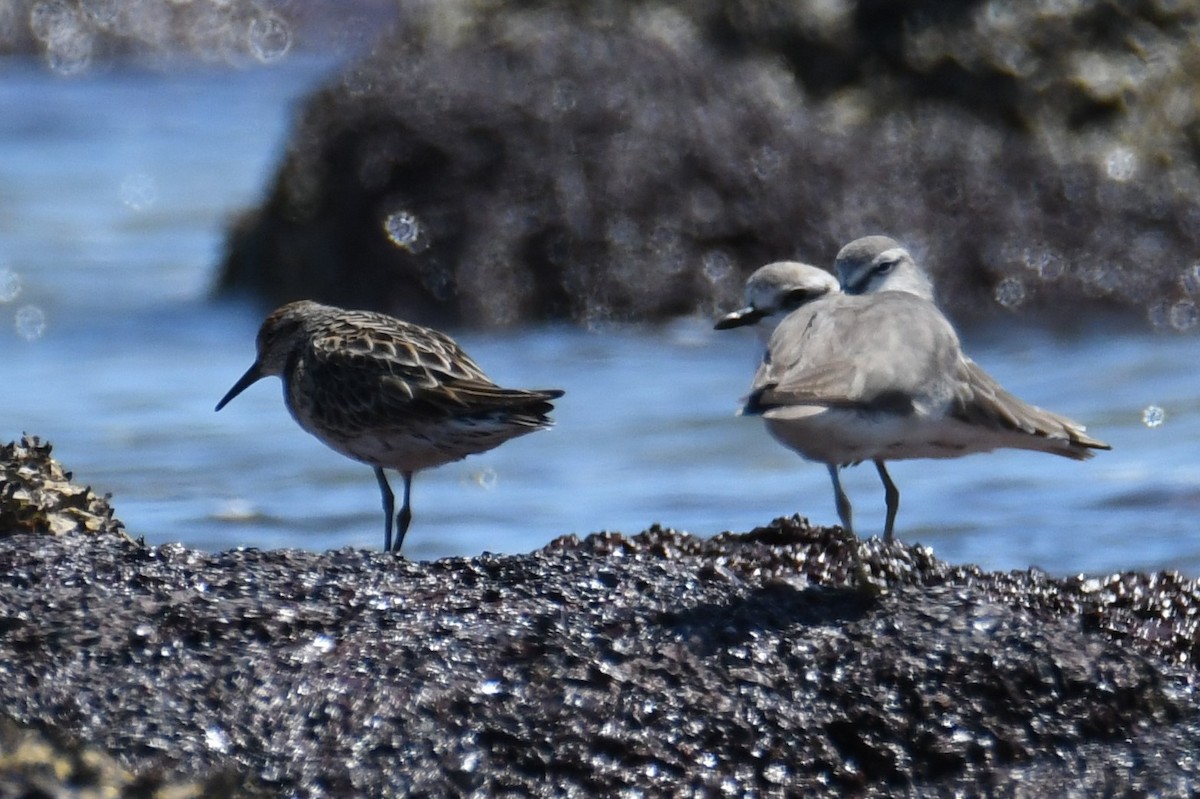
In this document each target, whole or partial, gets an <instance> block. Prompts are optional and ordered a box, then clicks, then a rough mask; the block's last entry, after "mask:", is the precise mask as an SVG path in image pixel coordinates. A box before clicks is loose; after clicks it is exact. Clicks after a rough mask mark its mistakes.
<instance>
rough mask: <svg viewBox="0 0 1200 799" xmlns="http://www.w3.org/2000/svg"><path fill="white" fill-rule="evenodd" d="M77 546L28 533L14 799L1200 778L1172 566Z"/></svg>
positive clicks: (1, 659)
mask: <svg viewBox="0 0 1200 799" xmlns="http://www.w3.org/2000/svg"><path fill="white" fill-rule="evenodd" d="M30 443H33V442H26V444H27V445H26V446H24V447H17V446H16V445H14V446H13V447H10V448H6V449H5V454H6V455H7V456H8V457H9V458H10V459H11V458H12V457H13V455H14V453H16V454H17V455H20V454H21V453H24V454H25V457H26V458H27V460H26V462H25V463H24V467H25V468H24V472H23V473H24V474H25V478H24V479H26V480H28V479H29V476H30V475H31V474H33V473H35V472H36V471H37V469H36V468H34V467H32V466H29V463H28V461H29V459H30V458H31V456H30V453H38V452H41V450H39V449H38V446H40V447H42V448H45V445H35V446H28V444H30ZM35 460H37V462H38V463H39V464H41V465H40V466H39V467H37V468H50V467H49V464H50V463H53V461H52V459H50V458H49V457H48V449H47V450H46V452H45V457H40V456H39V457H38V458H36V459H35ZM5 468H6V469H7V471H6V475H8V480H9V482H11V481H12V480H13V479H14V478H13V477H12V475H15V474H20V473H22V466H21V464H17V465H13V464H12V463H9V464H5ZM58 468H59V469H61V467H58ZM7 486H8V483H6V484H5V491H4V493H3V494H0V496H3V497H4V500H3V502H4V507H3V508H0V511H3V512H6V513H7V512H8V510H9V506H10V505H11V504H12V502H13V500H12V499H11V495H12V493H13V492H12V491H10V490H8V488H7ZM5 518H11V516H8V517H5ZM12 532H14V531H13V530H12V529H11V528H10V529H6V530H5V533H12ZM49 533H50V529H49V527H46V528H45V529H41V530H35V531H22V532H18V533H16V534H10V535H6V536H5V537H3V538H2V539H0V669H2V673H3V675H4V679H3V680H0V692H2V693H3V694H4V708H5V713H6V715H7V716H8V717H9V721H10V722H12V725H15V726H11V725H10V726H9V727H6V728H4V731H3V734H2V735H0V795H5V796H9V795H11V796H34V795H54V794H52V793H51V794H47V793H45V792H43V793H41V794H38V793H33V792H31V791H30V790H26V791H25V792H21V791H20V790H18V789H17V788H15V787H13V786H21V785H25V786H28V785H30V784H31V783H30V776H29V769H30V768H34V767H32V766H29V765H28V763H27V762H26V761H27V760H28V758H26V760H21V759H20V758H17V757H15V756H14V754H13V753H14V752H16V751H26V752H28V751H29V746H31V745H32V744H28V741H30V740H35V741H40V742H41V743H39V744H38V745H39V746H41V747H42V749H39V750H38V751H45V750H46V747H51V748H52V747H53V746H54V745H57V746H61V747H63V750H64V751H65V752H66V754H64V755H63V757H64V758H66V761H65V762H82V761H81V760H80V758H83V757H84V755H86V756H87V757H90V758H93V759H95V758H100V759H101V761H100V762H113V763H116V764H119V767H117V768H116V770H115V771H113V772H112V773H113V774H116V775H124V776H121V777H120V779H121V780H124V782H121V781H120V780H117V778H116V777H114V778H112V780H117V782H115V783H114V782H113V781H112V780H108V781H105V780H103V779H101V778H100V777H95V775H97V774H101V773H108V772H103V770H102V769H92V770H91V771H88V772H87V774H90V775H92V776H93V777H95V778H96V779H98V780H101V782H103V783H104V784H106V785H108V787H109V788H110V789H111V790H112V791H113V795H122V796H134V795H137V796H145V795H161V796H165V795H190V796H209V795H211V796H218V795H219V796H228V795H248V796H311V797H319V796H380V795H427V796H450V795H478V796H492V795H534V796H551V795H555V796H561V795H579V796H585V795H614V794H617V793H618V792H624V791H628V792H635V793H640V794H644V795H705V796H708V795H731V796H732V795H759V794H761V795H785V794H787V795H800V794H803V795H831V796H832V795H847V794H849V795H857V796H896V795H909V796H953V795H956V794H957V795H963V794H967V795H981V794H984V793H986V794H988V795H992V796H1017V795H1025V796H1028V795H1041V796H1056V795H1089V796H1090V795H1144V794H1147V793H1154V794H1156V795H1159V796H1185V795H1189V794H1190V793H1191V790H1192V788H1193V786H1195V785H1196V784H1197V782H1198V781H1200V774H1198V773H1197V772H1198V771H1200V761H1197V759H1196V758H1194V757H1193V756H1192V753H1194V751H1195V750H1196V747H1197V745H1198V744H1200V697H1197V695H1196V691H1195V669H1194V666H1193V665H1192V664H1193V663H1194V662H1195V658H1196V657H1197V655H1198V654H1200V653H1198V652H1197V641H1198V639H1197V636H1196V625H1197V619H1198V618H1200V587H1198V586H1197V583H1196V582H1195V581H1193V580H1185V579H1183V578H1182V577H1180V576H1179V575H1176V574H1172V573H1158V574H1136V573H1130V574H1120V575H1112V576H1110V577H1103V578H1085V577H1076V578H1069V579H1058V578H1053V577H1050V576H1047V575H1045V574H1043V573H1040V572H1037V571H1028V572H1011V573H989V572H983V571H981V570H979V569H978V568H975V567H970V566H953V565H950V564H947V563H944V562H942V561H939V560H938V559H937V558H936V557H934V555H933V554H932V552H930V551H929V550H928V549H926V548H922V547H918V546H905V545H903V544H891V545H885V544H884V543H883V542H881V541H879V540H877V539H870V540H865V541H859V540H857V539H855V538H853V537H849V536H846V535H845V534H844V533H842V532H841V531H840V530H837V529H822V528H814V527H811V526H809V525H808V523H807V522H806V521H804V520H803V519H800V518H797V517H794V518H790V519H778V520H775V521H774V522H772V523H771V524H769V525H767V526H765V527H762V528H759V529H757V530H753V531H751V532H748V533H745V534H732V533H727V534H723V535H720V536H716V537H715V538H712V539H707V540H705V539H700V538H696V537H694V536H690V535H687V534H686V533H681V532H677V531H673V530H668V529H663V528H659V527H654V528H651V529H650V530H647V531H646V532H643V533H640V534H638V535H634V536H624V535H620V534H616V533H599V534H596V535H592V536H589V537H587V538H585V539H578V538H575V537H566V538H561V539H558V540H556V541H554V542H551V543H550V544H549V545H548V546H546V547H545V548H544V549H542V550H539V551H537V552H533V553H529V554H527V555H511V556H510V555H505V556H500V555H491V554H486V553H485V554H482V555H480V556H478V557H474V558H451V559H444V560H439V561H435V562H427V563H419V562H411V561H407V560H403V559H398V558H395V557H393V556H390V555H386V554H384V553H381V552H374V551H358V550H350V549H342V550H336V551H330V552H324V553H315V552H301V551H295V550H280V551H259V550H254V549H245V550H233V551H228V552H220V553H211V554H210V553H204V552H198V551H195V550H190V549H187V548H185V547H183V546H180V545H165V546H159V547H147V546H144V545H142V544H140V543H138V542H134V541H131V540H129V539H128V538H127V537H125V536H123V535H122V534H120V532H119V531H113V530H111V529H110V530H103V531H97V532H91V533H88V532H85V531H81V530H73V531H71V532H68V533H65V534H62V535H53V534H49ZM37 730H40V731H43V732H45V733H46V736H47V737H44V738H37V737H34V736H35V734H34V732H33V731H37ZM16 741H26V743H27V745H26V747H25V749H24V750H21V749H20V747H18V746H17V745H16V744H15V743H14V742H16ZM47 741H53V742H57V743H56V744H50V743H47ZM78 741H83V742H87V744H88V748H85V749H83V750H79V749H78V748H77V747H78V744H76V743H72V742H78ZM72 747H75V748H72ZM35 748H36V747H35ZM97 750H102V751H103V752H105V753H107V755H105V754H101V753H100V752H99V751H97ZM81 751H82V752H83V754H80V752H81ZM70 757H74V758H75V760H74V761H71V760H70ZM106 757H107V758H109V760H108V761H104V760H103V758H106ZM89 762H91V761H89ZM22 764H24V765H22ZM40 768H41V771H37V772H36V773H37V774H39V775H41V776H40V777H39V779H42V780H43V782H42V783H38V784H44V780H46V779H51V777H50V776H47V775H49V774H52V773H53V772H54V771H55V769H53V768H51V767H49V766H44V765H43V766H41V767H40ZM58 773H60V774H61V773H62V770H61V769H60V770H59V771H58ZM175 780H178V781H182V782H172V781H175ZM189 780H201V782H187V781H189ZM204 781H207V782H204ZM168 786H174V787H168ZM180 786H182V787H180ZM169 790H175V791H176V793H168V791H169ZM155 791H158V793H155Z"/></svg>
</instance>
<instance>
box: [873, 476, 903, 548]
mask: <svg viewBox="0 0 1200 799" xmlns="http://www.w3.org/2000/svg"><path fill="white" fill-rule="evenodd" d="M875 468H876V469H877V470H879V479H880V480H882V481H883V495H884V498H885V499H886V500H887V522H886V523H885V524H884V525H883V540H884V541H891V540H892V526H893V525H894V524H895V523H896V511H898V510H900V489H898V488H896V484H895V483H893V482H892V477H891V475H889V474H888V470H887V467H886V466H884V465H883V461H882V460H880V459H879V458H876V459H875Z"/></svg>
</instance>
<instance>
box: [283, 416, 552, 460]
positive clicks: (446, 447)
mask: <svg viewBox="0 0 1200 799" xmlns="http://www.w3.org/2000/svg"><path fill="white" fill-rule="evenodd" d="M297 421H298V422H299V423H300V426H301V427H303V428H304V429H305V430H307V431H308V432H309V433H311V434H312V435H314V436H316V437H317V438H318V439H320V440H321V441H322V442H324V443H325V444H326V445H327V446H328V447H330V448H331V449H334V450H336V451H337V452H340V453H341V454H343V455H345V456H347V457H349V458H353V459H355V460H357V461H362V462H363V463H368V464H370V465H372V466H382V467H384V468H388V469H396V470H397V471H401V472H418V471H421V470H422V469H432V468H434V467H436V466H442V465H443V464H447V463H451V462H453V461H457V460H462V459H463V458H465V457H466V456H468V455H474V454H476V453H479V452H486V451H487V450H489V449H493V448H495V447H498V446H500V445H501V444H503V443H504V442H505V441H507V440H508V439H510V438H514V437H516V436H519V435H522V434H524V433H529V432H532V431H533V430H535V429H537V428H535V427H531V426H529V425H517V424H513V423H511V422H510V423H507V424H506V423H505V422H504V420H503V419H500V418H495V417H487V416H483V417H479V416H476V417H464V418H458V419H441V420H438V421H437V422H436V423H431V422H425V421H412V422H409V423H400V424H393V425H388V426H380V427H377V428H369V429H359V430H356V431H353V432H349V431H335V430H328V429H323V428H321V427H320V426H319V425H316V424H312V423H311V420H306V419H304V418H301V417H300V416H299V415H297Z"/></svg>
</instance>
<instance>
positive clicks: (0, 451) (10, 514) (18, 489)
mask: <svg viewBox="0 0 1200 799" xmlns="http://www.w3.org/2000/svg"><path fill="white" fill-rule="evenodd" d="M50 449H51V445H50V443H49V442H45V443H43V442H42V441H41V440H40V439H39V438H38V437H37V436H28V435H26V436H23V437H22V438H21V440H20V441H19V442H17V441H14V442H11V443H9V444H7V445H5V446H3V447H0V537H2V536H7V535H14V534H16V533H43V534H49V535H67V534H70V533H87V534H113V533H115V534H117V535H120V536H122V537H124V538H126V539H128V536H127V535H125V533H124V528H125V525H124V524H122V523H121V521H120V520H119V519H117V518H116V517H115V516H113V508H112V506H111V505H110V504H109V503H108V500H109V498H110V496H111V495H109V494H105V495H104V496H98V495H97V494H96V493H95V492H94V491H92V489H91V487H90V486H81V485H78V484H76V483H73V482H72V481H71V473H70V472H68V471H64V470H63V467H62V464H60V463H59V462H58V461H56V460H54V458H52V457H50Z"/></svg>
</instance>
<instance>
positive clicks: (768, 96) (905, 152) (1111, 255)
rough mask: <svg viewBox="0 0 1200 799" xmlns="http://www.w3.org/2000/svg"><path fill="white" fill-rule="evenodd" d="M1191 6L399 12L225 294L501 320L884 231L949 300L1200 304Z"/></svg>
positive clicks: (310, 136)
mask: <svg viewBox="0 0 1200 799" xmlns="http://www.w3.org/2000/svg"><path fill="white" fill-rule="evenodd" d="M1198 22H1200V9H1197V8H1196V7H1195V6H1194V5H1192V4H1184V3H1158V2H1140V3H1132V4H1131V3H1118V2H1115V1H1114V2H1096V3H1053V4H1046V3H1032V4H1023V5H1022V4H1016V5H1014V4H1012V3H1008V2H1003V1H1002V0H995V1H994V2H966V3H964V2H932V3H896V2H874V1H870V2H868V0H860V2H849V0H846V2H824V1H822V2H791V1H790V0H788V1H786V2H785V1H784V0H740V2H733V3H716V2H689V3H670V2H663V3H626V4H618V3H601V2H592V3H574V4H563V3H557V2H549V0H547V1H546V2H536V3H520V4H498V3H491V2H487V3H483V2H478V0H457V1H456V2H445V3H439V4H433V5H430V4H416V3H401V10H400V14H399V18H398V20H397V22H396V24H395V27H394V29H393V31H392V32H391V33H390V34H388V35H386V36H385V37H383V39H382V40H381V41H380V42H379V43H378V44H377V45H376V47H375V48H374V49H373V51H372V52H371V53H369V54H368V55H366V56H364V57H363V58H361V59H359V60H357V61H355V62H353V63H351V64H350V65H348V66H347V67H346V68H345V70H344V71H343V72H342V73H341V74H340V75H338V76H336V77H335V78H333V79H332V80H331V81H330V82H329V83H328V84H327V85H326V86H324V87H323V88H321V89H320V90H319V91H317V92H316V93H315V94H313V95H312V96H311V97H310V98H309V99H308V101H307V102H306V103H305V105H304V108H303V110H302V112H301V114H300V118H299V120H298V121H297V123H296V126H295V129H294V131H293V134H292V137H291V140H290V143H289V145H288V150H287V154H286V156H285V159H284V161H283V163H282V164H281V166H280V169H279V171H278V173H277V175H276V178H275V180H274V182H273V184H272V186H271V188H270V191H269V196H268V198H267V200H266V202H265V203H264V204H263V205H262V207H261V208H259V209H256V210H255V211H253V212H251V213H249V214H247V215H245V216H244V217H243V218H242V219H241V220H240V221H239V222H238V223H237V224H236V226H235V228H234V230H233V232H232V233H231V236H230V242H229V247H228V254H227V257H226V260H225V264H224V267H223V270H222V277H221V280H220V285H221V288H222V290H224V291H227V292H229V291H250V292H253V293H256V294H258V295H261V296H263V297H265V298H267V299H268V300H270V301H271V302H275V303H277V302H281V301H283V300H290V299H295V298H297V297H302V296H304V297H308V296H311V297H315V298H317V299H321V300H325V301H330V302H334V303H338V304H343V305H354V306H369V307H375V308H380V309H382V310H387V311H391V312H395V313H399V314H400V315H402V316H406V317H409V318H412V319H414V320H415V321H421V322H433V323H441V322H445V323H456V324H469V325H483V326H498V325H510V324H514V323H517V322H521V321H528V320H556V319H569V320H574V321H578V322H584V323H592V322H603V321H609V320H616V321H626V320H647V319H650V320H653V319H661V318H664V317H668V316H672V315H677V314H685V313H692V312H700V313H705V314H713V313H715V312H716V310H717V309H718V308H727V307H730V306H731V305H733V304H734V303H736V302H737V301H738V298H739V297H740V293H741V283H742V280H743V279H744V277H745V276H746V275H747V274H748V273H749V272H750V271H752V270H753V269H754V268H756V267H757V266H759V265H761V264H762V263H765V262H767V261H769V260H777V259H780V258H800V259H802V260H809V261H812V262H815V263H818V264H825V265H829V264H831V263H832V260H833V256H834V254H835V253H836V251H837V249H838V247H839V246H840V245H841V244H843V243H845V242H847V241H849V240H850V239H852V238H856V237H858V236H860V235H864V234H868V233H878V232H886V233H889V234H892V235H894V236H896V237H898V238H900V239H901V240H902V241H904V242H905V243H906V244H908V245H909V247H910V249H912V250H913V251H914V252H915V253H916V254H917V256H918V258H920V259H921V260H922V261H923V262H924V263H926V264H927V265H928V266H929V267H930V269H931V270H932V271H933V272H934V273H935V276H936V279H937V283H938V286H939V290H940V291H941V295H942V299H943V301H945V302H946V303H947V304H948V305H949V307H950V310H951V311H952V313H953V314H954V315H956V316H957V317H958V318H959V319H960V320H977V319H987V318H990V317H995V316H998V315H1003V314H1004V313H1006V312H1009V311H1015V310H1022V311H1025V310H1030V311H1037V310H1046V309H1057V312H1056V313H1055V314H1052V315H1051V316H1052V317H1053V319H1054V320H1057V321H1059V322H1061V323H1063V324H1067V322H1063V321H1062V320H1063V319H1065V318H1070V319H1075V320H1078V319H1079V315H1078V314H1077V313H1072V314H1062V313H1061V308H1062V307H1063V305H1064V304H1069V305H1071V306H1072V307H1073V308H1076V309H1079V310H1089V309H1090V310H1097V309H1108V310H1112V309H1119V310H1121V311H1124V312H1127V313H1129V314H1133V315H1136V316H1139V317H1141V318H1142V319H1148V320H1149V322H1150V323H1151V324H1152V325H1153V326H1155V327H1157V328H1161V329H1168V330H1191V329H1193V328H1195V326H1196V325H1197V323H1198V322H1200V312H1198V311H1197V307H1196V296H1197V295H1200V267H1196V253H1197V252H1200V225H1197V224H1196V223H1197V216H1196V210H1195V209H1196V208H1197V207H1200V203H1198V200H1200V172H1198V170H1197V164H1196V153H1197V141H1198V139H1197V131H1198V130H1200V112H1197V110H1196V109H1197V108H1198V107H1200V102H1197V100H1200V97H1198V96H1197V94H1198V91H1200V90H1198V89H1197V84H1196V82H1195V81H1194V80H1193V79H1192V77H1191V76H1192V75H1193V74H1194V72H1195V69H1194V67H1195V65H1196V64H1200V44H1197V39H1196V37H1194V36H1193V35H1191V31H1192V30H1193V29H1194V26H1195V25H1196V24H1197V23H1198Z"/></svg>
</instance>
